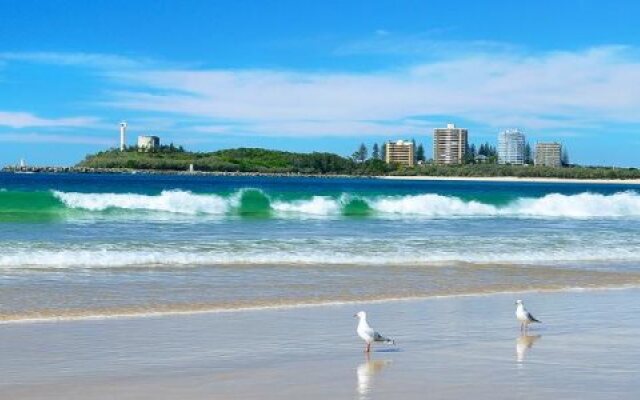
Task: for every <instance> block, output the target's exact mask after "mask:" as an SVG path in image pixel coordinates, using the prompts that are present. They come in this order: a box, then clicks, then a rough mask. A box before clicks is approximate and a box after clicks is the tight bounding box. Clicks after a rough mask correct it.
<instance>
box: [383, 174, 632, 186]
mask: <svg viewBox="0 0 640 400" xmlns="http://www.w3.org/2000/svg"><path fill="white" fill-rule="evenodd" d="M376 178H379V179H389V180H408V181H474V182H531V183H594V184H598V183H601V184H609V185H615V184H623V185H640V179H573V178H534V177H525V178H520V177H517V176H426V175H421V176H408V175H403V176H400V175H385V176H377V177H376Z"/></svg>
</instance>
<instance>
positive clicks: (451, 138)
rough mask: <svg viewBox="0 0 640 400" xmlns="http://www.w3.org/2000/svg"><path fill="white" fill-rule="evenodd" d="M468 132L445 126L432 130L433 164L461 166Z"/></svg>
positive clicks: (465, 151)
mask: <svg viewBox="0 0 640 400" xmlns="http://www.w3.org/2000/svg"><path fill="white" fill-rule="evenodd" d="M468 135H469V134H468V131H467V130H466V129H462V128H456V126H455V125H454V124H447V127H446V128H436V129H434V130H433V162H434V163H435V164H462V163H463V162H464V156H465V155H466V153H467V141H468Z"/></svg>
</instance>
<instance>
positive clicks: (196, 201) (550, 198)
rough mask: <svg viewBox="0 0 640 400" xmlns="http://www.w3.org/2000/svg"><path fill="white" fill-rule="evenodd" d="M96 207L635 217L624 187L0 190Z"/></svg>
mask: <svg viewBox="0 0 640 400" xmlns="http://www.w3.org/2000/svg"><path fill="white" fill-rule="evenodd" d="M70 210H73V211H79V212H84V213H85V214H99V213H113V212H119V213H126V212H144V213H172V214H184V215H213V216H220V217H224V216H264V217H276V218H289V217H294V218H326V217H344V216H367V217H376V218H394V217H411V218H413V217H419V218H465V217H496V218H499V217H506V218H622V217H632V218H633V217H640V195H638V194H637V193H636V192H632V191H627V192H619V193H615V194H611V195H603V194H597V193H589V192H585V193H580V194H575V195H565V194H559V193H552V194H548V195H545V196H543V197H537V198H536V197H520V198H517V199H514V200H512V201H510V202H506V203H504V202H502V203H498V202H496V203H491V202H487V201H480V200H477V199H465V198H461V197H455V196H444V195H440V194H430V193H428V194H416V195H401V196H400V195H399V196H389V195H385V196H382V195H371V194H366V195H364V194H351V193H343V194H341V195H336V196H311V197H305V198H300V197H298V198H295V197H294V196H292V195H289V194H274V195H271V194H267V193H265V192H263V191H261V190H257V189H242V190H239V191H236V192H233V193H229V194H203V193H193V192H189V191H182V190H171V191H163V192H161V193H159V194H155V195H150V194H137V193H79V192H62V191H52V192H0V218H2V216H3V215H5V216H6V215H9V214H10V213H11V215H25V216H27V215H28V216H31V217H32V216H33V215H36V214H38V213H41V214H47V215H51V214H56V213H58V214H62V213H64V212H65V211H70Z"/></svg>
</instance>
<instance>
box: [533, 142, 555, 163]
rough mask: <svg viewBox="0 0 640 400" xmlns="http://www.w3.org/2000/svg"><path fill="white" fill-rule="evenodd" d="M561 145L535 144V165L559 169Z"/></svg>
mask: <svg viewBox="0 0 640 400" xmlns="http://www.w3.org/2000/svg"><path fill="white" fill-rule="evenodd" d="M561 154H562V145H561V144H560V143H537V144H536V158H535V165H542V166H545V167H560V166H562V161H561V157H562V156H561Z"/></svg>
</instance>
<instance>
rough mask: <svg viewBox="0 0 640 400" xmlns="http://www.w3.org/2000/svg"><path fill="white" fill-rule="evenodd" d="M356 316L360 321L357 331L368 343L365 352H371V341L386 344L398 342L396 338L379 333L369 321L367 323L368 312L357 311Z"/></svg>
mask: <svg viewBox="0 0 640 400" xmlns="http://www.w3.org/2000/svg"><path fill="white" fill-rule="evenodd" d="M353 317H354V318H355V317H357V318H358V320H359V322H358V329H356V332H357V333H358V336H360V337H361V338H362V340H364V341H365V343H366V344H367V347H366V348H365V350H364V351H365V353H369V352H370V351H371V343H374V342H375V343H385V344H396V342H395V341H394V340H391V339H389V338H386V337H384V336H382V335H381V334H379V333H378V332H376V331H374V330H373V329H372V328H371V327H370V326H369V323H367V313H366V312H364V311H360V312H359V313H357V314H356V315H354V316H353Z"/></svg>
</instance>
